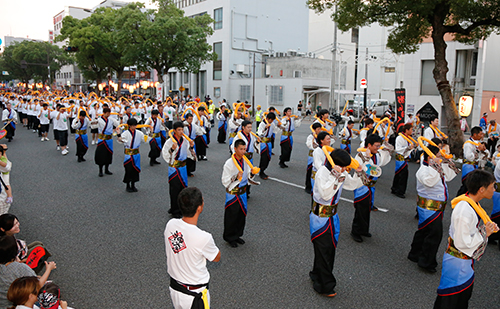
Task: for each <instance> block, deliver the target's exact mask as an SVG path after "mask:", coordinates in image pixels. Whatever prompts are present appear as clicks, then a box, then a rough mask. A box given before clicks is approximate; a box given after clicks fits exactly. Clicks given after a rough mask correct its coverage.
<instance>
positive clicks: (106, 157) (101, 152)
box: [94, 141, 113, 166]
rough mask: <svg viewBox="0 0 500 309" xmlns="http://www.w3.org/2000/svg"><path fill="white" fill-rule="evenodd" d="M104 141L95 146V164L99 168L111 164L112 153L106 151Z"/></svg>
mask: <svg viewBox="0 0 500 309" xmlns="http://www.w3.org/2000/svg"><path fill="white" fill-rule="evenodd" d="M105 143H106V142H105V141H102V142H101V143H99V144H97V147H96V149H95V154H94V161H95V164H97V165H99V166H103V165H106V166H107V165H109V164H111V163H113V153H112V152H110V151H109V150H108V147H106V145H105Z"/></svg>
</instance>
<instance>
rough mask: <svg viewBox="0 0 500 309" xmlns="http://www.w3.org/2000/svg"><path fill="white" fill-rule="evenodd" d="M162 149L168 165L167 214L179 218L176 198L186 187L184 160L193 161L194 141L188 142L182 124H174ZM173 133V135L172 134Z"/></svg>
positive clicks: (179, 212)
mask: <svg viewBox="0 0 500 309" xmlns="http://www.w3.org/2000/svg"><path fill="white" fill-rule="evenodd" d="M170 132H171V133H170V139H168V140H167V141H166V142H165V144H164V145H163V148H162V157H163V159H164V160H165V161H166V162H167V163H168V187H169V188H168V190H169V194H170V209H169V210H168V213H170V214H172V217H174V218H181V217H182V216H181V211H180V209H179V205H178V203H177V197H178V196H179V193H180V192H181V191H182V189H184V188H186V187H187V186H188V175H187V167H186V160H187V158H191V159H194V157H195V156H196V155H195V153H194V149H193V147H194V141H192V140H188V137H187V136H185V134H184V124H183V123H182V122H180V121H177V122H174V125H173V130H171V131H170ZM172 132H173V134H172Z"/></svg>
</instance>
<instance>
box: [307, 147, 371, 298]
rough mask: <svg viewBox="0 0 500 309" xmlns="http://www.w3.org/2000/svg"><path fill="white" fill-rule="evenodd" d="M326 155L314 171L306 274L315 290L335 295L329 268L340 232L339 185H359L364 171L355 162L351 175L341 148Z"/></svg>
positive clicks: (346, 155) (334, 284)
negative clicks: (310, 257) (309, 264)
mask: <svg viewBox="0 0 500 309" xmlns="http://www.w3.org/2000/svg"><path fill="white" fill-rule="evenodd" d="M318 149H320V148H318ZM321 151H323V150H322V149H321ZM325 155H326V156H328V159H327V160H326V163H325V164H324V165H323V166H321V167H320V168H319V170H318V172H317V173H316V182H315V184H314V188H313V202H312V208H311V212H310V213H309V230H310V232H311V242H312V243H313V246H314V265H313V269H312V271H311V272H310V273H309V277H310V278H311V280H312V281H313V288H314V290H315V291H316V292H318V293H320V294H322V295H324V296H327V297H334V296H336V295H337V293H336V292H335V286H336V285H337V280H336V279H335V276H334V275H333V273H332V271H333V265H334V262H335V252H336V248H337V243H338V240H339V234H340V221H339V215H338V214H337V206H338V203H339V200H340V196H341V194H342V189H343V188H344V189H346V190H354V189H356V188H359V187H361V186H362V185H363V181H362V179H363V177H364V175H363V170H362V168H361V166H358V168H357V169H356V174H355V175H354V176H351V175H349V173H348V172H347V171H346V168H347V166H349V165H351V162H352V159H351V156H350V155H349V154H348V153H347V152H345V151H344V150H341V149H336V150H333V151H332V152H331V153H326V154H325ZM365 178H366V177H365Z"/></svg>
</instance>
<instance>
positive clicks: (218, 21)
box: [214, 8, 222, 30]
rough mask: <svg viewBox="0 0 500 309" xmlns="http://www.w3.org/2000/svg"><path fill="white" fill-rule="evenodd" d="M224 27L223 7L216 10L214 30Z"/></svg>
mask: <svg viewBox="0 0 500 309" xmlns="http://www.w3.org/2000/svg"><path fill="white" fill-rule="evenodd" d="M218 29H222V8H218V9H215V10H214V30H218Z"/></svg>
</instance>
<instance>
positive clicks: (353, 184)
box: [343, 171, 363, 191]
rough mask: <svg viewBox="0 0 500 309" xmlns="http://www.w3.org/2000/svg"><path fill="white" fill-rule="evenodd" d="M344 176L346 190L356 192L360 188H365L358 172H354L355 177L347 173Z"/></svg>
mask: <svg viewBox="0 0 500 309" xmlns="http://www.w3.org/2000/svg"><path fill="white" fill-rule="evenodd" d="M343 174H344V175H345V176H346V177H345V180H344V187H343V188H344V189H345V190H349V191H354V190H356V189H357V188H360V187H362V186H363V180H362V179H361V178H359V176H358V174H357V173H356V171H354V175H353V176H351V175H350V174H349V173H347V172H344V173H343Z"/></svg>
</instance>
